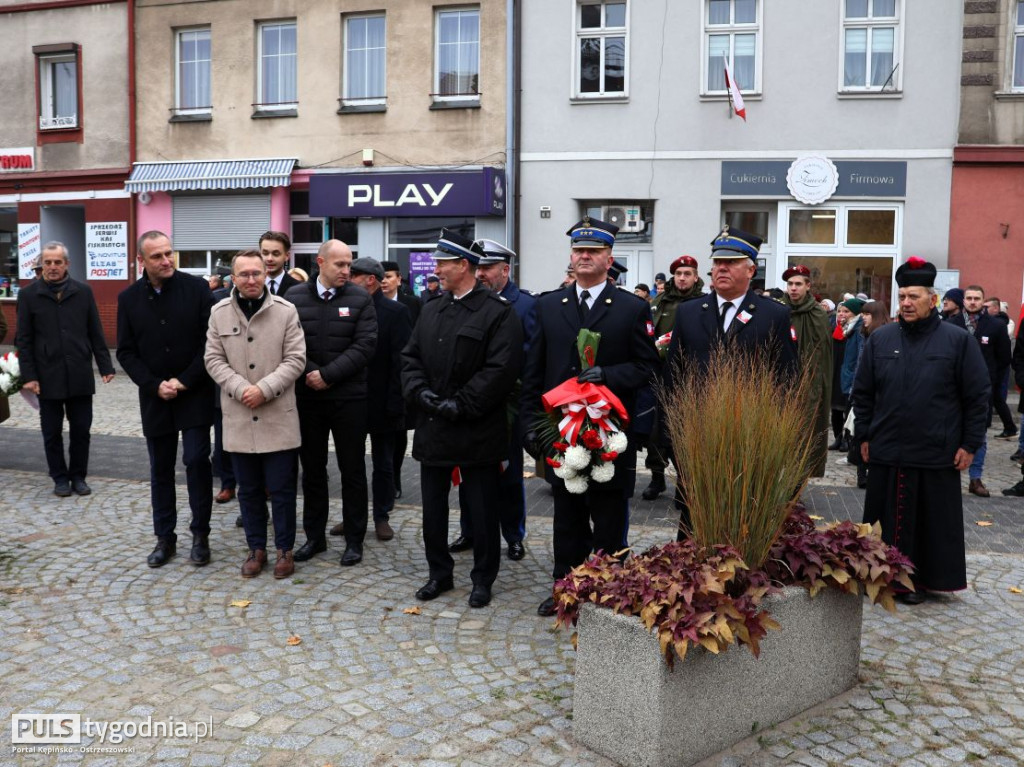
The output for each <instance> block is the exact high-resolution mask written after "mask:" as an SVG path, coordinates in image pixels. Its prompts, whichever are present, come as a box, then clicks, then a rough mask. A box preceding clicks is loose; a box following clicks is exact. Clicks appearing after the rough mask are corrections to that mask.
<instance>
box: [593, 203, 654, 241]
mask: <svg viewBox="0 0 1024 767" xmlns="http://www.w3.org/2000/svg"><path fill="white" fill-rule="evenodd" d="M601 219H602V220H603V221H607V222H608V223H609V224H615V226H617V227H619V231H620V232H624V233H627V232H628V233H630V234H635V233H636V232H642V231H643V230H644V229H645V228H646V227H647V222H646V221H644V220H643V219H642V218H641V217H640V204H639V203H632V204H628V205H605V206H604V207H603V208H601Z"/></svg>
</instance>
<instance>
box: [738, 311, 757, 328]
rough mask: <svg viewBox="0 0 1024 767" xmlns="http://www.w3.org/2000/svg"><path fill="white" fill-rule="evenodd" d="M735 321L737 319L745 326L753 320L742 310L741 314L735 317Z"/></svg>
mask: <svg viewBox="0 0 1024 767" xmlns="http://www.w3.org/2000/svg"><path fill="white" fill-rule="evenodd" d="M736 319H738V320H739V321H740V322H742V323H743V324H744V325H746V324H747V323H748V322H750V321H751V320H752V319H754V315H753V314H751V313H750V312H748V311H747V310H746V309H744V310H743V311H742V312H740V313H739V314H737V315H736Z"/></svg>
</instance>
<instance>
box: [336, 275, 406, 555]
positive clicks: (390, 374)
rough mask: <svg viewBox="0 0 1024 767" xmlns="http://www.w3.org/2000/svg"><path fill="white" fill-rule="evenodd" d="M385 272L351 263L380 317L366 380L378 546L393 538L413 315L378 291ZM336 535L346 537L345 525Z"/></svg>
mask: <svg viewBox="0 0 1024 767" xmlns="http://www.w3.org/2000/svg"><path fill="white" fill-rule="evenodd" d="M383 279H384V269H383V268H382V267H381V265H380V262H379V261H377V260H375V259H372V258H366V257H363V258H357V259H356V260H355V261H353V262H352V282H353V283H354V284H355V285H358V286H359V287H361V288H363V289H364V290H365V291H366V292H367V293H369V294H370V297H371V298H372V299H373V307H374V309H375V310H376V312H377V348H376V349H375V350H374V352H373V357H371V358H370V367H369V371H368V375H367V381H366V383H367V401H366V405H367V407H366V409H367V412H368V414H369V415H368V420H367V429H368V430H369V432H370V453H371V459H372V461H373V475H372V477H371V479H370V486H371V488H372V490H373V526H374V532H375V533H376V535H377V538H378V540H381V541H390V540H391V539H392V538H394V537H395V531H394V530H393V529H392V528H391V523H390V517H389V514H390V513H391V510H392V509H394V507H395V439H396V436H397V435H398V433H399V432H402V433H403V434H404V433H405V401H404V400H403V398H402V376H401V373H402V349H404V348H405V345H406V344H407V343H408V342H409V336H410V335H411V333H412V319H411V318H410V317H409V310H408V309H406V308H405V306H404V305H403V304H400V303H399V302H398V301H389V300H388V299H386V298H385V297H384V294H383V293H382V292H381V290H380V283H381V280H383ZM336 527H341V530H338V531H337V533H336V532H335V529H334V528H332V529H331V535H335V534H338V535H343V534H344V525H343V524H342V525H340V526H336Z"/></svg>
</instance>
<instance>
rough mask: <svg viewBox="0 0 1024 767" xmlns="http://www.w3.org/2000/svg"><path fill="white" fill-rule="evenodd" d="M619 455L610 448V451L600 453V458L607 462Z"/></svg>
mask: <svg viewBox="0 0 1024 767" xmlns="http://www.w3.org/2000/svg"><path fill="white" fill-rule="evenodd" d="M618 457H619V454H618V453H616V452H615V451H614V450H612V451H611V452H610V453H601V460H602V461H604V462H605V463H607V462H608V461H614V460H615V459H616V458H618Z"/></svg>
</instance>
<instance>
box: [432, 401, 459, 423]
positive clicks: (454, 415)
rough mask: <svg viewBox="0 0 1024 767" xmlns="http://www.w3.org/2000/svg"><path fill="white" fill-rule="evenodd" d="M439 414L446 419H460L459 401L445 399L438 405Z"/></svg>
mask: <svg viewBox="0 0 1024 767" xmlns="http://www.w3.org/2000/svg"><path fill="white" fill-rule="evenodd" d="M436 412H437V414H438V415H439V416H441V417H442V418H444V419H445V420H446V421H457V420H459V415H460V413H459V403H458V402H456V401H455V400H453V399H443V400H441V401H440V402H439V403H438V405H437V411H436Z"/></svg>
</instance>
